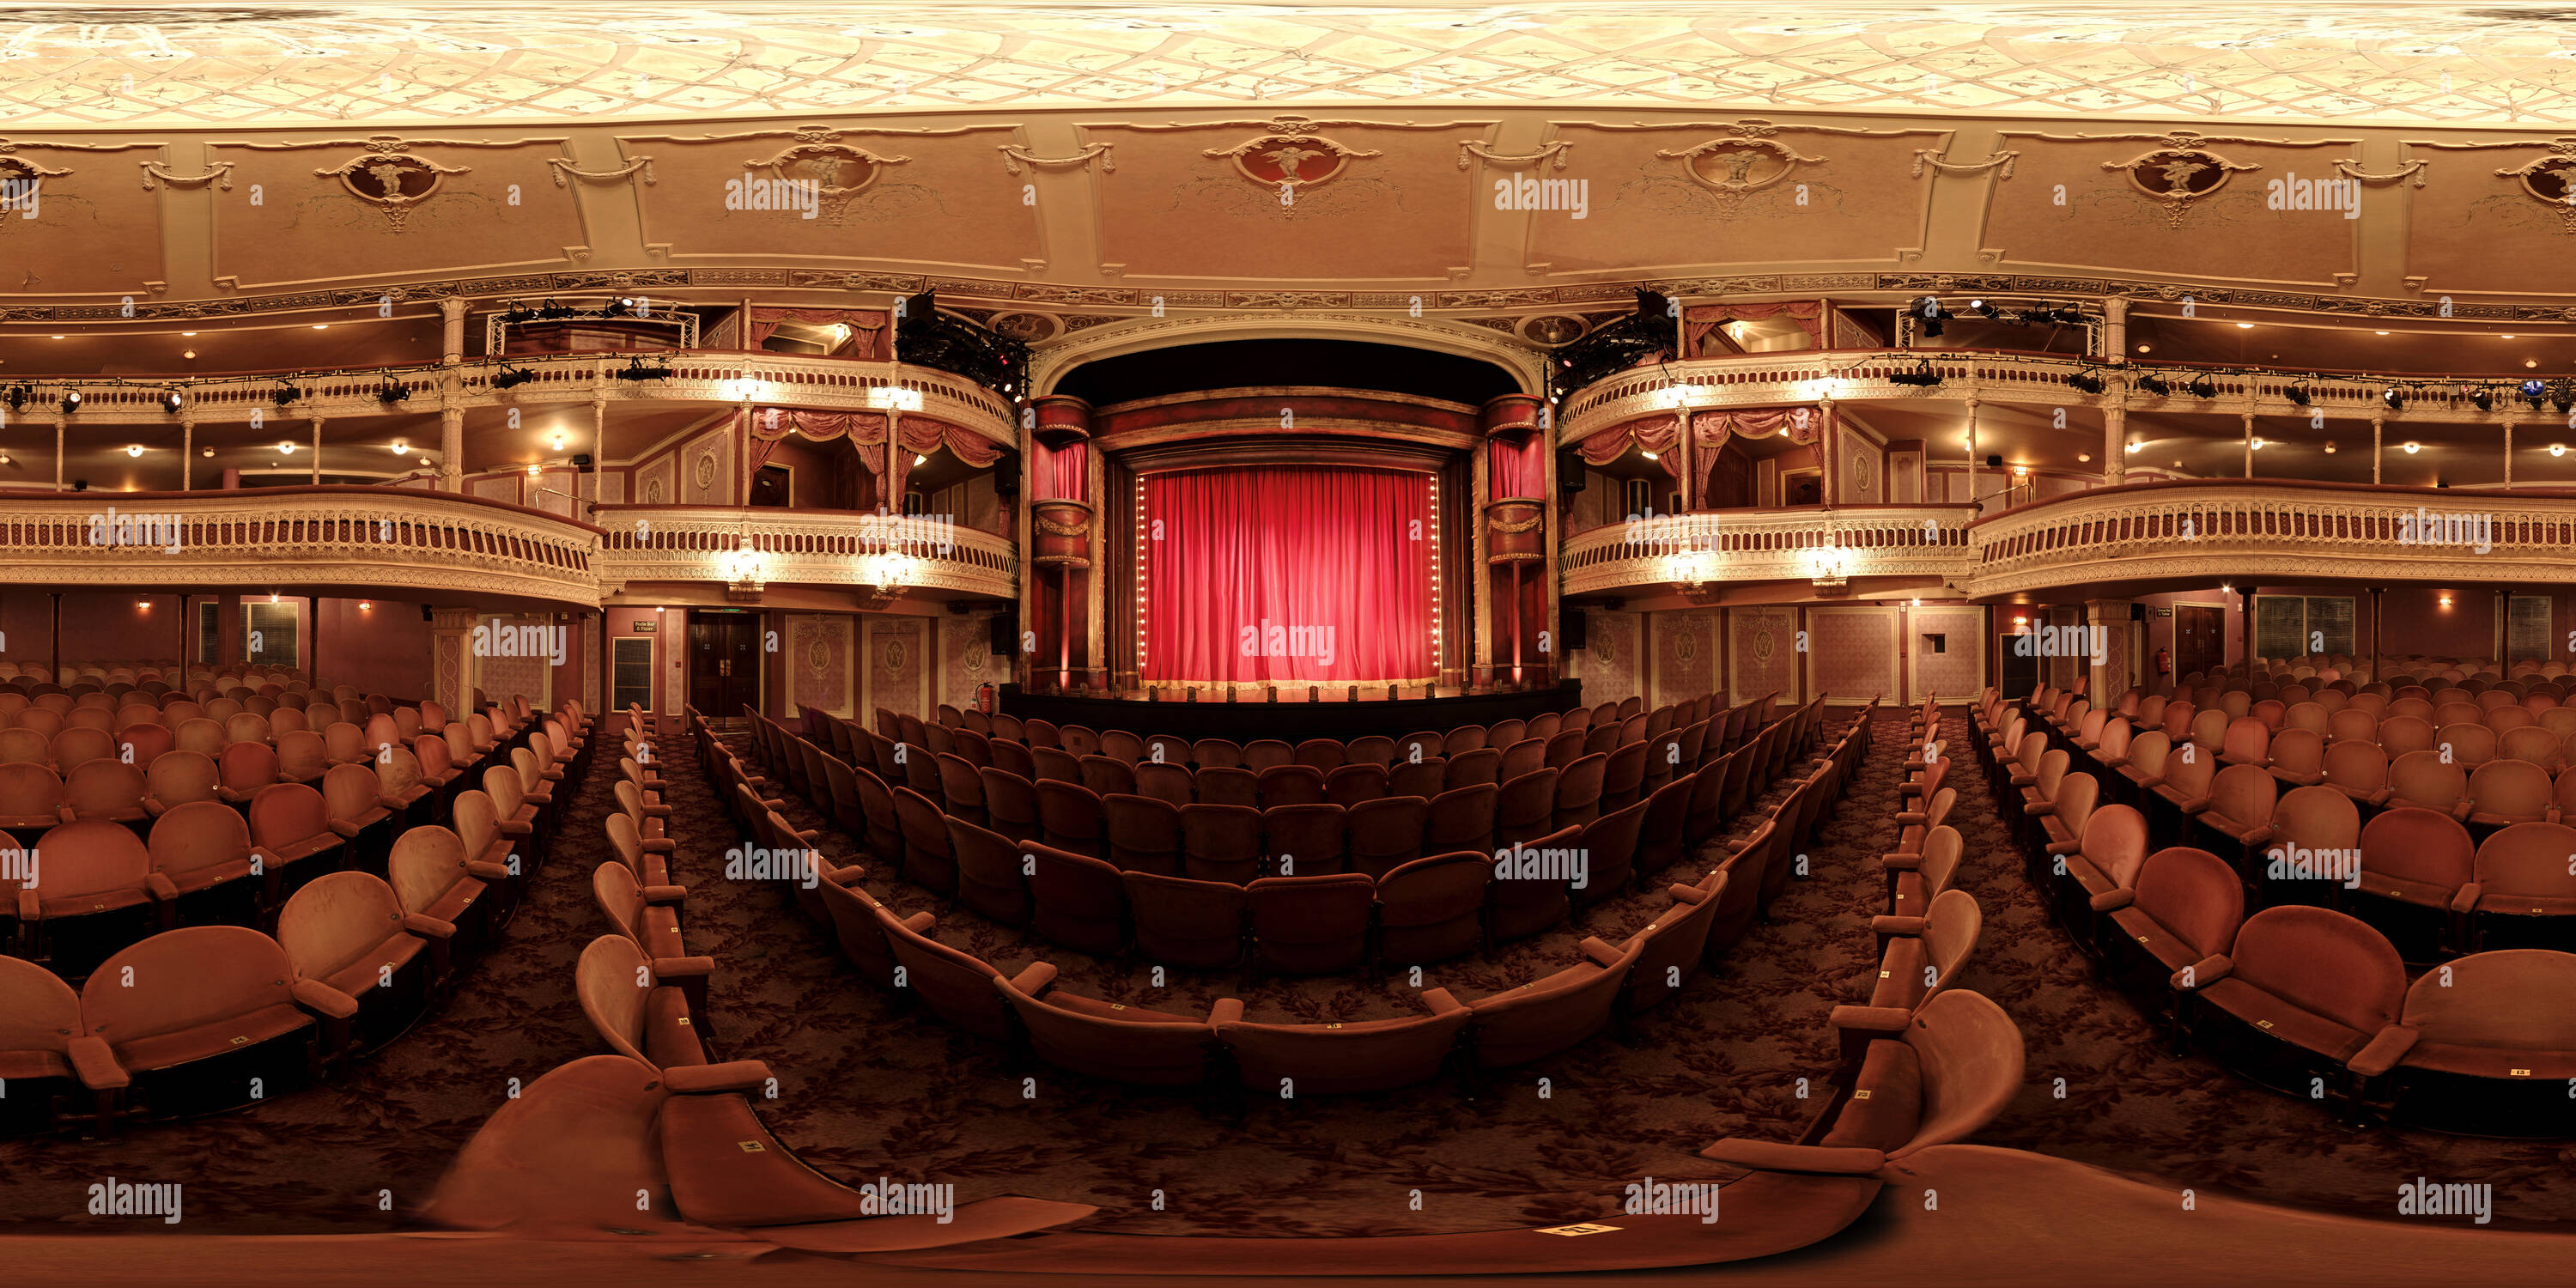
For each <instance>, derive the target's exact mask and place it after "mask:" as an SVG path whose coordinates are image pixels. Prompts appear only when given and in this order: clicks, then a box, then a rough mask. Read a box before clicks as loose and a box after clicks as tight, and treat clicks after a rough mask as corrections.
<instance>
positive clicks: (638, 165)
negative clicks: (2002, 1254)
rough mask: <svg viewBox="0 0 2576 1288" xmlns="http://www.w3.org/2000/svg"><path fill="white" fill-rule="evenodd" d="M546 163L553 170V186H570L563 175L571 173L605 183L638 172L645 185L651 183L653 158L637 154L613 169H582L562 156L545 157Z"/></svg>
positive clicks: (581, 177) (576, 176)
mask: <svg viewBox="0 0 2576 1288" xmlns="http://www.w3.org/2000/svg"><path fill="white" fill-rule="evenodd" d="M546 165H547V166H548V167H549V168H550V169H551V170H552V171H553V172H554V179H555V186H556V187H558V188H563V187H569V186H570V185H568V184H566V183H565V182H564V176H565V175H571V176H572V177H573V178H576V179H588V180H591V181H592V182H594V183H606V182H608V181H609V180H612V179H623V178H625V177H626V176H628V175H631V174H638V173H640V174H642V175H643V176H644V182H645V184H646V185H647V186H650V185H651V184H652V183H653V158H652V157H650V156H639V157H637V158H635V159H634V160H632V161H629V162H627V163H626V164H624V165H622V166H619V167H618V168H616V169H614V170H584V169H582V168H581V167H579V166H576V165H574V164H573V163H572V162H570V161H567V160H564V159H563V158H562V157H547V158H546Z"/></svg>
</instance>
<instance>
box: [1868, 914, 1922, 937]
mask: <svg viewBox="0 0 2576 1288" xmlns="http://www.w3.org/2000/svg"><path fill="white" fill-rule="evenodd" d="M1869 933H1871V934H1873V935H1919V934H1922V933H1923V918H1921V917H1886V916H1879V917H1872V918H1870V919H1869Z"/></svg>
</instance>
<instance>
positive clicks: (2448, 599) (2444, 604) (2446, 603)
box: [2442, 595, 2451, 608]
mask: <svg viewBox="0 0 2576 1288" xmlns="http://www.w3.org/2000/svg"><path fill="white" fill-rule="evenodd" d="M2450 606H2451V597H2450V596H2448V595H2444V596H2442V607H2444V608H2448V607H2450Z"/></svg>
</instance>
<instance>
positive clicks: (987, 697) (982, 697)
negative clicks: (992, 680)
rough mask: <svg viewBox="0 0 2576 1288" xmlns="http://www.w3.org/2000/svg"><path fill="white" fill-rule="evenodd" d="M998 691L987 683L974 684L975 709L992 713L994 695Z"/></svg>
mask: <svg viewBox="0 0 2576 1288" xmlns="http://www.w3.org/2000/svg"><path fill="white" fill-rule="evenodd" d="M998 692H999V690H997V689H995V688H994V687H993V686H992V685H991V684H989V683H986V684H979V685H976V686H975V709H976V710H978V711H981V712H983V713H984V714H985V715H988V716H989V715H991V714H993V705H994V695H995V694H996V693H998Z"/></svg>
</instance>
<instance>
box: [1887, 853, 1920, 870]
mask: <svg viewBox="0 0 2576 1288" xmlns="http://www.w3.org/2000/svg"><path fill="white" fill-rule="evenodd" d="M1878 866H1879V867H1880V868H1881V869H1883V870H1885V871H1888V872H1920V871H1922V870H1923V856H1922V855H1921V854H1919V853H1916V854H1882V855H1880V856H1878Z"/></svg>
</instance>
